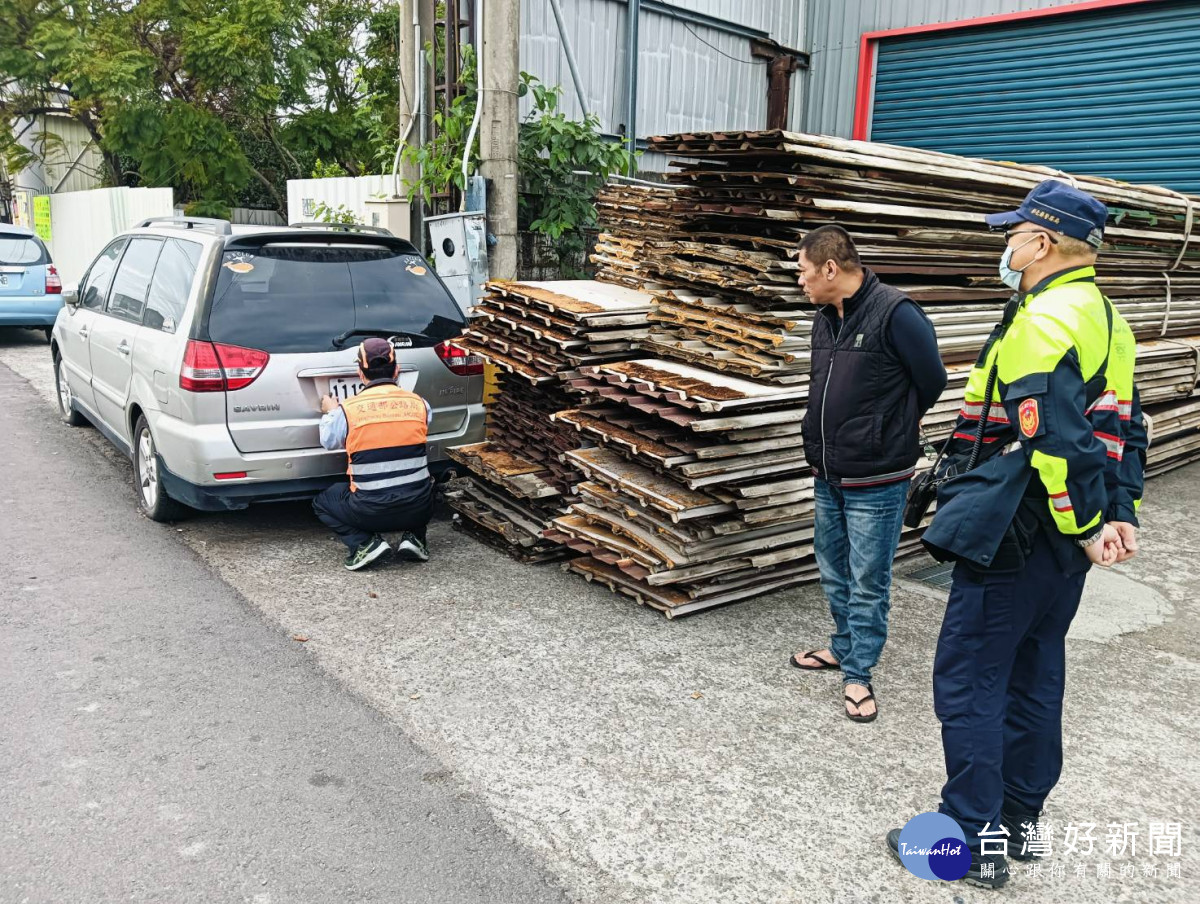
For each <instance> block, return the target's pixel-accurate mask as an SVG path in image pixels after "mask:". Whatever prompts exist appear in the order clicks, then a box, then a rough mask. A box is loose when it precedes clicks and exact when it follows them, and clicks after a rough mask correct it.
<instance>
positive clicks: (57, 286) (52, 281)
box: [46, 264, 62, 295]
mask: <svg viewBox="0 0 1200 904" xmlns="http://www.w3.org/2000/svg"><path fill="white" fill-rule="evenodd" d="M46 294H47V295H61V294H62V278H61V277H60V276H59V275H58V270H57V269H56V268H55V266H54V264H47V265H46Z"/></svg>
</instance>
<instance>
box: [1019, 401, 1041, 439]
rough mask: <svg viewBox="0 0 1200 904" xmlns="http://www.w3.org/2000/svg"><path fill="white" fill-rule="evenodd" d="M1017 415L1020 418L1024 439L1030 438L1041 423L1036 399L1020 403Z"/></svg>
mask: <svg viewBox="0 0 1200 904" xmlns="http://www.w3.org/2000/svg"><path fill="white" fill-rule="evenodd" d="M1018 414H1019V415H1020V417H1021V433H1022V434H1023V435H1024V436H1025V438H1026V439H1029V438H1032V437H1033V436H1034V435H1035V434H1036V433H1037V431H1038V426H1039V424H1040V422H1041V418H1040V416H1039V414H1038V403H1037V399H1026V400H1025V401H1024V402H1022V403H1021V407H1020V408H1019V409H1018Z"/></svg>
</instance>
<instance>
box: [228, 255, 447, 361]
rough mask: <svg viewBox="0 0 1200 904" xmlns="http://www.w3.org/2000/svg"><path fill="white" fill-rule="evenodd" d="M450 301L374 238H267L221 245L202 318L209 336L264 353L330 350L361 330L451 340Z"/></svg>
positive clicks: (422, 268) (431, 279) (423, 270)
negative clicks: (243, 245) (324, 241)
mask: <svg viewBox="0 0 1200 904" xmlns="http://www.w3.org/2000/svg"><path fill="white" fill-rule="evenodd" d="M463 325H464V319H463V316H462V313H461V312H460V310H459V308H458V305H457V304H456V303H455V301H454V299H453V298H451V296H450V294H449V293H448V292H447V291H446V290H445V289H444V288H443V287H442V285H441V283H439V282H438V281H437V278H436V277H435V276H434V275H433V273H432V272H431V271H430V270H429V265H428V264H426V263H425V261H423V260H422V259H421V258H420V257H418V256H417V255H415V254H412V253H411V252H410V253H407V254H406V253H404V252H401V251H397V250H396V249H393V248H389V247H386V246H380V245H366V244H361V245H359V244H355V245H332V246H330V245H316V246H314V245H301V244H269V245H263V246H261V247H256V248H253V249H250V250H246V251H226V252H224V257H223V259H222V261H221V272H220V275H219V277H218V278H217V286H216V290H215V291H214V293H213V302H212V305H211V308H210V313H209V319H208V334H209V338H210V339H212V340H213V341H214V342H225V343H229V344H231V345H240V346H243V347H246V348H256V349H261V350H262V351H265V352H275V353H283V352H318V351H332V350H333V349H334V348H336V346H335V345H334V342H333V340H334V338H335V337H338V336H341V335H344V334H346V333H355V335H353V336H352V337H351V338H348V339H347V340H346V344H347V345H350V344H357V343H358V342H359V341H361V338H362V335H364V333H362V332H356V331H366V332H365V334H366V335H370V334H371V331H375V330H380V331H388V332H395V333H408V334H411V335H414V336H418V337H425V338H427V339H429V340H430V342H431V344H432V343H434V342H441V341H443V340H446V339H453V338H454V337H456V336H458V335H459V334H460V333H461V332H462V328H463Z"/></svg>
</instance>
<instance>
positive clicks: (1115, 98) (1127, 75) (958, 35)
mask: <svg viewBox="0 0 1200 904" xmlns="http://www.w3.org/2000/svg"><path fill="white" fill-rule="evenodd" d="M1015 60H1039V61H1042V64H1040V65H1036V66H1034V67H1031V68H1021V69H1014V67H1013V65H1012V64H1013V61H1015ZM870 137H871V139H872V140H874V141H884V142H888V143H890V144H903V145H911V146H918V147H926V148H931V149H933V150H939V151H948V152H949V153H952V154H963V155H966V156H973V157H991V158H1000V159H1004V160H1013V161H1016V162H1018V163H1038V164H1042V165H1044V166H1052V167H1057V168H1060V169H1064V170H1070V171H1071V172H1075V173H1089V174H1093V175H1101V176H1110V177H1112V178H1116V179H1123V180H1125V181H1127V182H1141V183H1150V184H1156V185H1166V186H1169V187H1172V188H1175V189H1178V190H1180V191H1188V192H1200V158H1198V157H1197V154H1196V148H1197V147H1198V146H1200V3H1196V2H1193V0H1163V2H1158V3H1146V4H1136V5H1132V6H1116V7H1109V8H1104V9H1096V10H1089V11H1081V12H1080V13H1078V14H1074V15H1063V16H1050V17H1041V18H1036V19H1024V20H1018V21H1014V22H1008V23H995V24H989V25H986V26H981V27H979V28H964V29H951V30H948V31H938V32H930V33H925V34H915V35H911V36H898V37H892V38H886V39H884V40H882V41H881V42H880V44H879V49H878V53H877V55H876V77H875V89H874V107H873V113H872V117H871V133H870Z"/></svg>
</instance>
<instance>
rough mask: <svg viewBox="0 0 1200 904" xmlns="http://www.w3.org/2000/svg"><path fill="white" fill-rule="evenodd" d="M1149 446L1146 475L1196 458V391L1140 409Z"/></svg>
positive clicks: (1199, 422) (1199, 443)
mask: <svg viewBox="0 0 1200 904" xmlns="http://www.w3.org/2000/svg"><path fill="white" fill-rule="evenodd" d="M1143 414H1144V415H1145V418H1146V428H1147V431H1148V433H1149V435H1150V448H1149V449H1148V450H1147V453H1146V476H1147V477H1154V476H1157V475H1158V474H1164V473H1166V472H1167V471H1171V470H1174V469H1175V468H1181V467H1183V466H1184V465H1186V464H1189V463H1190V462H1193V461H1197V460H1200V393H1197V394H1195V395H1192V396H1189V397H1188V398H1186V399H1176V400H1173V401H1170V402H1161V403H1159V404H1157V405H1149V406H1147V407H1146V408H1145V409H1143Z"/></svg>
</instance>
